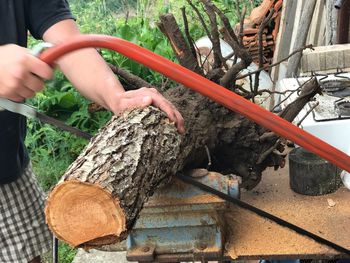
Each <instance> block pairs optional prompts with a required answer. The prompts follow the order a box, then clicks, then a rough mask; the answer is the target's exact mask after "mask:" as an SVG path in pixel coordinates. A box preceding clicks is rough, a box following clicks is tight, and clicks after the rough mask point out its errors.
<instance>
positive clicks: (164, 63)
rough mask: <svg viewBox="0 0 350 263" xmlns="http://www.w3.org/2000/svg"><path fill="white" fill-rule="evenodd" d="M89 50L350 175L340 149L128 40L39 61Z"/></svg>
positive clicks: (92, 42) (92, 43) (67, 47)
mask: <svg viewBox="0 0 350 263" xmlns="http://www.w3.org/2000/svg"><path fill="white" fill-rule="evenodd" d="M87 47H95V48H107V49H111V50H114V51H116V52H118V53H120V54H122V55H124V56H126V57H129V58H131V59H133V60H135V61H137V62H139V63H141V64H143V65H145V66H147V67H149V68H151V69H153V70H155V71H158V72H159V73H162V74H163V75H165V76H167V77H168V78H170V79H173V80H175V81H177V82H178V83H181V84H183V85H184V86H186V87H188V88H191V89H193V90H195V91H197V92H199V93H201V94H202V95H204V96H206V97H208V98H210V99H212V100H213V101H215V102H217V103H219V104H221V105H223V106H225V107H226V108H228V109H230V110H233V111H235V112H237V113H239V114H241V115H243V116H245V117H247V118H249V119H250V120H252V121H254V122H256V123H258V124H259V125H261V126H263V127H265V128H266V129H269V130H271V131H273V132H275V133H276V134H278V135H280V136H282V137H284V138H287V139H289V140H291V141H293V142H295V143H296V144H298V145H300V146H302V147H304V148H305V149H307V150H309V151H310V152H313V153H315V154H317V155H319V156H321V157H322V158H324V159H326V160H328V161H329V162H331V163H333V164H335V165H336V166H338V167H339V168H341V169H344V170H346V171H348V172H350V157H349V156H348V155H346V154H345V153H343V152H342V151H340V150H338V149H337V148H335V147H333V146H331V145H329V144H328V143H326V142H324V141H322V140H320V139H319V138H317V137H315V136H313V135H311V134H310V133H308V132H306V131H304V130H302V129H300V128H299V127H297V126H295V125H293V124H291V123H290V122H288V121H286V120H284V119H282V118H281V117H279V116H277V115H275V114H273V113H271V112H270V111H267V110H265V109H263V108H261V107H260V106H258V105H256V104H254V103H252V102H250V101H248V100H246V99H244V98H242V97H241V96H239V95H237V94H235V93H234V92H232V91H229V90H228V89H225V88H224V87H222V86H220V85H218V84H216V83H214V82H212V81H210V80H208V79H206V78H204V77H202V76H200V75H198V74H196V73H194V72H192V71H190V70H188V69H186V68H184V67H182V66H180V65H178V64H176V63H174V62H172V61H170V60H168V59H165V58H163V57H161V56H159V55H157V54H154V53H153V52H151V51H149V50H147V49H144V48H142V47H140V46H137V45H135V44H133V43H130V42H128V41H126V40H123V39H120V38H116V37H112V36H104V35H81V36H78V37H75V38H72V39H71V40H69V41H68V42H67V43H64V44H60V45H58V46H55V47H53V48H50V49H47V50H45V51H44V52H43V53H42V54H41V56H40V59H41V60H43V61H44V62H46V63H48V64H49V65H52V66H53V65H54V62H55V61H56V60H57V59H58V58H60V57H61V56H63V55H65V54H67V53H69V52H71V51H74V50H77V49H81V48H87Z"/></svg>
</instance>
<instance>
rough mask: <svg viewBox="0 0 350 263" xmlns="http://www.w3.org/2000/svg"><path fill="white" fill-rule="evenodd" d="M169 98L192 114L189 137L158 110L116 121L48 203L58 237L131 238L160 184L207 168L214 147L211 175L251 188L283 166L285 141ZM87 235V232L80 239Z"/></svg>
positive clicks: (220, 111) (73, 240) (190, 98)
mask: <svg viewBox="0 0 350 263" xmlns="http://www.w3.org/2000/svg"><path fill="white" fill-rule="evenodd" d="M312 83H313V84H312V85H310V86H309V88H310V89H311V91H310V92H308V94H309V96H312V94H313V95H314V94H315V93H316V92H317V91H318V86H317V82H312ZM165 95H166V96H167V97H168V98H169V99H171V100H172V102H173V103H174V105H176V107H177V108H178V109H179V110H180V111H181V112H182V114H183V115H184V116H185V120H186V123H187V127H186V134H185V135H179V134H178V133H177V131H176V129H175V127H174V125H173V124H172V123H169V121H168V119H167V118H166V116H165V115H164V113H162V112H161V111H160V110H158V109H156V108H154V107H149V108H146V109H143V110H141V109H138V110H133V111H130V112H126V113H124V114H123V115H121V116H119V117H114V118H113V119H112V120H111V121H110V122H109V123H108V124H107V125H106V126H105V127H104V128H102V129H101V130H100V132H99V133H98V135H97V136H95V137H94V138H93V139H92V140H91V142H90V143H89V145H88V146H87V147H86V148H85V149H84V151H83V152H82V153H81V155H80V156H79V157H78V159H77V160H76V161H75V162H74V163H73V164H72V165H71V166H70V167H69V169H68V170H67V172H66V173H65V175H64V176H63V178H62V180H61V182H60V184H58V186H56V188H55V189H54V190H53V191H52V192H51V194H50V196H49V198H48V204H47V207H46V217H47V222H48V224H49V226H50V228H51V230H52V231H53V232H54V233H55V235H56V236H58V237H59V238H60V239H62V240H64V241H65V242H67V243H69V244H71V245H73V246H87V247H93V246H100V245H103V244H110V243H115V242H117V241H120V240H122V239H124V238H125V237H126V235H127V233H128V230H130V229H131V228H132V226H133V224H134V223H135V220H136V219H137V217H138V214H139V212H140V210H141V209H142V206H143V204H144V203H145V202H146V201H147V199H148V197H149V196H151V195H152V194H153V192H154V191H155V190H156V189H157V188H158V187H159V185H161V184H163V183H166V182H167V180H168V179H169V178H170V177H171V176H172V175H174V174H176V172H178V171H179V170H182V169H191V168H198V167H207V165H208V158H209V157H208V155H207V149H209V152H210V158H211V160H212V166H211V167H209V168H210V170H214V171H218V172H221V173H223V174H225V173H235V174H237V175H239V176H241V177H242V178H243V186H245V187H246V188H252V187H254V186H255V185H256V184H257V183H258V182H259V181H260V179H261V173H262V171H263V170H264V169H265V168H266V167H268V166H275V167H278V166H283V165H284V156H283V155H281V154H279V153H276V152H275V151H274V150H275V149H279V146H280V143H279V141H278V139H279V137H278V136H275V135H274V134H271V133H270V132H269V131H266V130H265V129H264V128H262V127H260V126H259V125H257V124H255V123H252V122H251V121H249V120H248V119H246V118H244V117H242V116H240V115H238V114H235V113H233V112H231V111H229V110H227V109H225V108H223V107H222V106H219V105H217V104H215V103H213V102H211V101H209V100H208V99H207V98H205V97H203V96H201V95H199V94H196V93H194V92H192V91H190V90H188V89H186V88H184V87H178V88H175V89H170V90H168V91H167V93H166V94H165ZM303 101H304V102H305V99H304V100H303ZM298 105H299V107H302V106H303V105H304V104H303V103H298ZM299 110H300V109H299ZM299 110H298V109H296V108H295V107H293V108H290V109H289V110H288V111H292V112H293V113H286V116H294V115H295V112H299ZM72 189H74V190H72ZM87 192H91V193H92V194H91V195H87V194H86V193H87ZM86 195H87V196H86ZM89 196H90V197H89ZM91 196H92V197H91ZM108 196H109V199H108ZM77 200H79V201H77ZM101 200H103V201H101ZM62 203H64V204H65V205H62ZM67 204H72V205H74V209H72V207H71V206H70V205H67ZM105 204H106V208H105V207H104V206H105ZM111 207H114V208H113V209H111ZM116 210H117V211H118V212H117V213H116V212H115V211H116ZM77 211H78V212H77ZM96 211H98V212H96ZM75 212H76V213H75ZM91 218H93V220H91ZM106 218H107V219H106ZM83 219H86V220H83ZM82 220H83V222H82ZM123 222H125V223H123ZM67 224H68V225H70V227H67ZM121 224H122V225H121ZM72 229H74V231H75V233H76V234H75V235H74V234H72V231H73V230H72ZM87 229H89V231H88V232H89V233H88V234H86V235H81V234H79V233H83V232H84V231H85V232H86V231H87ZM91 229H96V230H94V231H92V230H91Z"/></svg>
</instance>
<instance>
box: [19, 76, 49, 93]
mask: <svg viewBox="0 0 350 263" xmlns="http://www.w3.org/2000/svg"><path fill="white" fill-rule="evenodd" d="M23 82H24V85H25V86H26V87H27V88H28V89H30V90H32V91H33V92H35V93H36V92H39V91H41V90H42V89H43V88H44V81H43V80H42V79H40V78H38V77H37V76H36V75H33V74H31V73H29V72H28V73H27V74H26V75H25V76H24V79H23Z"/></svg>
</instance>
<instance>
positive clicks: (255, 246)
mask: <svg viewBox="0 0 350 263" xmlns="http://www.w3.org/2000/svg"><path fill="white" fill-rule="evenodd" d="M327 199H332V200H333V201H334V202H335V203H336V206H333V207H332V209H328V206H329V205H328V202H327ZM242 200H244V201H246V202H248V203H250V204H252V205H255V206H257V207H259V208H261V209H263V210H266V211H268V212H270V213H272V214H275V215H277V216H279V217H281V218H283V219H285V220H287V221H289V222H291V223H294V224H296V225H298V226H300V227H302V228H305V229H307V230H309V231H311V232H313V233H314V234H317V235H320V236H322V237H323V238H326V239H328V240H330V241H333V242H335V243H337V244H339V245H341V246H344V247H346V248H348V249H350V235H349V226H350V205H349V201H350V191H348V190H346V189H345V188H341V189H339V190H338V191H337V192H336V193H334V194H330V195H326V196H317V197H314V196H303V195H299V194H296V193H294V192H292V191H291V190H290V187H289V178H288V166H287V167H286V168H284V169H281V170H279V171H277V172H273V171H272V170H267V171H266V172H265V174H264V176H263V180H262V182H261V183H260V185H259V186H258V187H257V188H256V189H255V191H254V192H246V193H242ZM226 219H227V223H228V225H229V230H228V232H227V237H226V238H227V239H226V240H227V241H228V242H227V246H226V254H227V255H233V256H234V258H236V257H237V256H238V257H239V258H246V259H249V258H257V257H258V256H259V257H265V258H271V256H272V255H273V256H274V257H275V258H276V257H284V258H286V257H287V258H288V257H289V258H307V257H308V256H309V258H315V257H318V258H320V257H322V255H325V256H327V257H331V256H334V255H337V254H338V253H337V252H336V251H334V250H333V249H331V248H328V247H326V246H323V245H320V244H318V243H316V242H315V241H313V240H311V239H309V238H306V237H303V236H300V235H299V234H297V233H295V232H293V231H291V230H289V229H287V228H284V227H281V226H279V225H277V224H275V223H273V222H270V221H268V220H265V219H262V218H260V217H258V216H256V215H255V214H253V213H251V212H248V211H245V210H243V209H240V208H237V207H234V206H232V209H231V211H230V212H228V213H227V214H226Z"/></svg>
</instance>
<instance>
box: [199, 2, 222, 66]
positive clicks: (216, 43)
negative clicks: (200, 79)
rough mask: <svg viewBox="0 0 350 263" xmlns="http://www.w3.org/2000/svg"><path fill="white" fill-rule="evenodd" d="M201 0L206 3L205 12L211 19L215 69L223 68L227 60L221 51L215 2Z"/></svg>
mask: <svg viewBox="0 0 350 263" xmlns="http://www.w3.org/2000/svg"><path fill="white" fill-rule="evenodd" d="M201 2H202V3H203V4H204V7H205V12H206V13H207V15H208V17H209V21H210V28H211V39H210V40H211V42H212V45H213V51H214V64H213V69H216V68H221V67H222V65H224V64H225V61H224V59H223V57H222V53H221V47H220V34H219V29H218V24H217V20H216V14H215V12H214V9H213V7H212V6H213V4H212V3H211V1H210V0H201Z"/></svg>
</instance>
